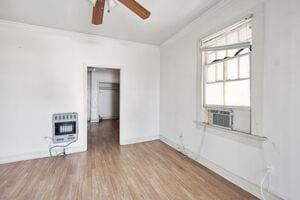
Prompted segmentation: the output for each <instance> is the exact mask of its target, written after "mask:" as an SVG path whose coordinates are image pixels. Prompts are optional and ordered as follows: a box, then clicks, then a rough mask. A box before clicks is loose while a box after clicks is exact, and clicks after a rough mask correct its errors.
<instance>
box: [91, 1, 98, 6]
mask: <svg viewBox="0 0 300 200" xmlns="http://www.w3.org/2000/svg"><path fill="white" fill-rule="evenodd" d="M89 2H91V3H92V4H93V6H95V5H96V2H97V0H89Z"/></svg>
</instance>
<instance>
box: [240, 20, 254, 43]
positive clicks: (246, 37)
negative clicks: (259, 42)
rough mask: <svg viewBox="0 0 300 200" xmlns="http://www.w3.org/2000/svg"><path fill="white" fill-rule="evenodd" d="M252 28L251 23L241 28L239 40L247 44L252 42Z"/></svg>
mask: <svg viewBox="0 0 300 200" xmlns="http://www.w3.org/2000/svg"><path fill="white" fill-rule="evenodd" d="M251 34H252V31H251V27H250V23H248V24H246V25H244V26H243V27H241V28H240V30H239V40H240V42H247V41H250V40H251V37H252V36H251Z"/></svg>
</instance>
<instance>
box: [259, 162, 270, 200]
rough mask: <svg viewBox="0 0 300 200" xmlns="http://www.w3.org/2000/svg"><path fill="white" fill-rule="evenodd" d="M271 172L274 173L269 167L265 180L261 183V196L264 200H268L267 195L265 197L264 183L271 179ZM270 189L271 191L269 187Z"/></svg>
mask: <svg viewBox="0 0 300 200" xmlns="http://www.w3.org/2000/svg"><path fill="white" fill-rule="evenodd" d="M271 172H272V168H271V167H268V168H267V171H266V173H265V175H264V176H263V178H262V180H261V182H260V194H261V198H262V200H266V198H265V195H264V183H265V180H266V179H267V178H268V179H269V177H270V175H271ZM268 189H269V186H268Z"/></svg>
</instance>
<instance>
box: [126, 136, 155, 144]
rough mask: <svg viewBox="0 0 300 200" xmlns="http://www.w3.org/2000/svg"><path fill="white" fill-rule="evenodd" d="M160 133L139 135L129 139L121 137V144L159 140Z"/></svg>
mask: <svg viewBox="0 0 300 200" xmlns="http://www.w3.org/2000/svg"><path fill="white" fill-rule="evenodd" d="M159 139H160V136H159V135H153V136H148V137H138V138H132V139H127V140H121V139H120V145H128V144H136V143H142V142H149V141H153V140H159Z"/></svg>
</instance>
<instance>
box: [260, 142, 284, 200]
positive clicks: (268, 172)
mask: <svg viewBox="0 0 300 200" xmlns="http://www.w3.org/2000/svg"><path fill="white" fill-rule="evenodd" d="M265 142H268V143H269V144H271V146H272V149H273V150H274V151H275V152H276V153H278V154H279V153H280V151H279V149H278V148H277V146H276V144H275V142H273V141H271V139H269V138H266V140H265ZM263 152H265V151H264V148H263ZM264 160H265V162H266V163H267V169H266V172H265V174H264V176H263V178H262V180H261V182H260V194H261V198H262V200H266V197H265V195H264V184H265V181H266V180H267V179H268V186H267V191H269V185H270V175H271V173H272V171H273V167H272V165H271V164H269V163H268V161H267V160H266V159H265V156H264Z"/></svg>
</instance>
